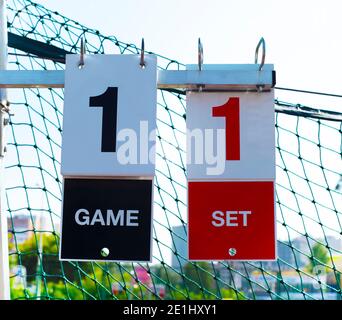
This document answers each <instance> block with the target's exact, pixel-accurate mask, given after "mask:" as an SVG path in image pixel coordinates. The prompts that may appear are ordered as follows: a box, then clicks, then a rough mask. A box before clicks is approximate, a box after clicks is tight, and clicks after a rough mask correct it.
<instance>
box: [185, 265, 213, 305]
mask: <svg viewBox="0 0 342 320" xmlns="http://www.w3.org/2000/svg"><path fill="white" fill-rule="evenodd" d="M210 269H211V268H210V265H209V263H207V262H204V261H201V262H197V263H196V264H192V263H190V262H188V263H187V264H185V266H184V275H185V283H186V286H187V287H188V289H189V290H190V291H192V292H194V293H196V294H198V293H200V292H201V288H206V289H207V290H210V289H213V280H212V276H211V274H210V272H209V271H210ZM203 298H204V297H203V295H202V299H203Z"/></svg>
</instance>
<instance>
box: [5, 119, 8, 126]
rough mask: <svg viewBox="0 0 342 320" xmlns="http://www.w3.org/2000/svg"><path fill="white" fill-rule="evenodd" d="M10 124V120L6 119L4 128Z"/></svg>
mask: <svg viewBox="0 0 342 320" xmlns="http://www.w3.org/2000/svg"><path fill="white" fill-rule="evenodd" d="M8 124H9V119H8V118H5V119H4V126H7V125H8Z"/></svg>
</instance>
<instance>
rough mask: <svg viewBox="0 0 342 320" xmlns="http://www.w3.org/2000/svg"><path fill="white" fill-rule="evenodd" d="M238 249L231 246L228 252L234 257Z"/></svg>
mask: <svg viewBox="0 0 342 320" xmlns="http://www.w3.org/2000/svg"><path fill="white" fill-rule="evenodd" d="M236 252H237V251H236V249H235V248H229V250H228V253H229V255H230V256H232V257H234V256H235V255H236Z"/></svg>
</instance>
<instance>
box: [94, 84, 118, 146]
mask: <svg viewBox="0 0 342 320" xmlns="http://www.w3.org/2000/svg"><path fill="white" fill-rule="evenodd" d="M89 106H90V107H102V108H103V110H102V141H101V152H116V121H117V113H118V88H117V87H108V88H107V90H106V91H105V92H104V93H102V94H100V95H99V96H95V97H90V99H89Z"/></svg>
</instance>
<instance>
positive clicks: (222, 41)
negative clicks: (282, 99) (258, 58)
mask: <svg viewBox="0 0 342 320" xmlns="http://www.w3.org/2000/svg"><path fill="white" fill-rule="evenodd" d="M36 2H38V3H41V4H42V5H44V6H45V7H47V8H50V9H52V10H54V11H58V12H59V13H61V14H63V15H66V16H68V17H70V18H73V19H75V20H76V21H78V22H80V23H82V24H84V25H86V26H88V27H91V28H94V29H97V30H99V31H100V32H101V33H102V34H106V35H115V36H116V37H117V38H118V39H119V40H121V41H123V42H128V43H135V44H140V42H141V38H142V37H144V38H145V45H146V49H147V50H150V51H153V52H156V53H158V54H161V55H164V56H166V57H169V58H172V59H176V60H178V61H180V62H183V63H197V39H198V37H201V40H202V43H203V47H204V63H253V62H254V52H255V47H256V45H257V43H258V41H259V39H260V37H264V38H265V40H266V63H274V64H275V69H276V71H277V85H278V86H281V87H291V88H299V89H307V90H318V91H325V92H334V93H338V92H341V86H342V81H341V80H342V76H341V75H342V59H341V58H342V40H341V35H340V30H342V19H341V18H340V12H341V9H342V7H341V2H340V1H331V0H327V1H324V2H323V1H315V0H310V1H308V0H301V1H294V0H288V1H270V0H259V1H253V0H239V1H231V0H226V1H223V0H211V1H203V0H196V1H194V0H186V1H184V0H183V1H181V0H173V1H161V0H145V1H139V0H125V1H110V0H98V1H82V0H73V1H70V0H58V1H56V0H37V1H36ZM341 102H342V101H341ZM328 107H329V106H328ZM339 109H340V110H341V108H340V106H339Z"/></svg>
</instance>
